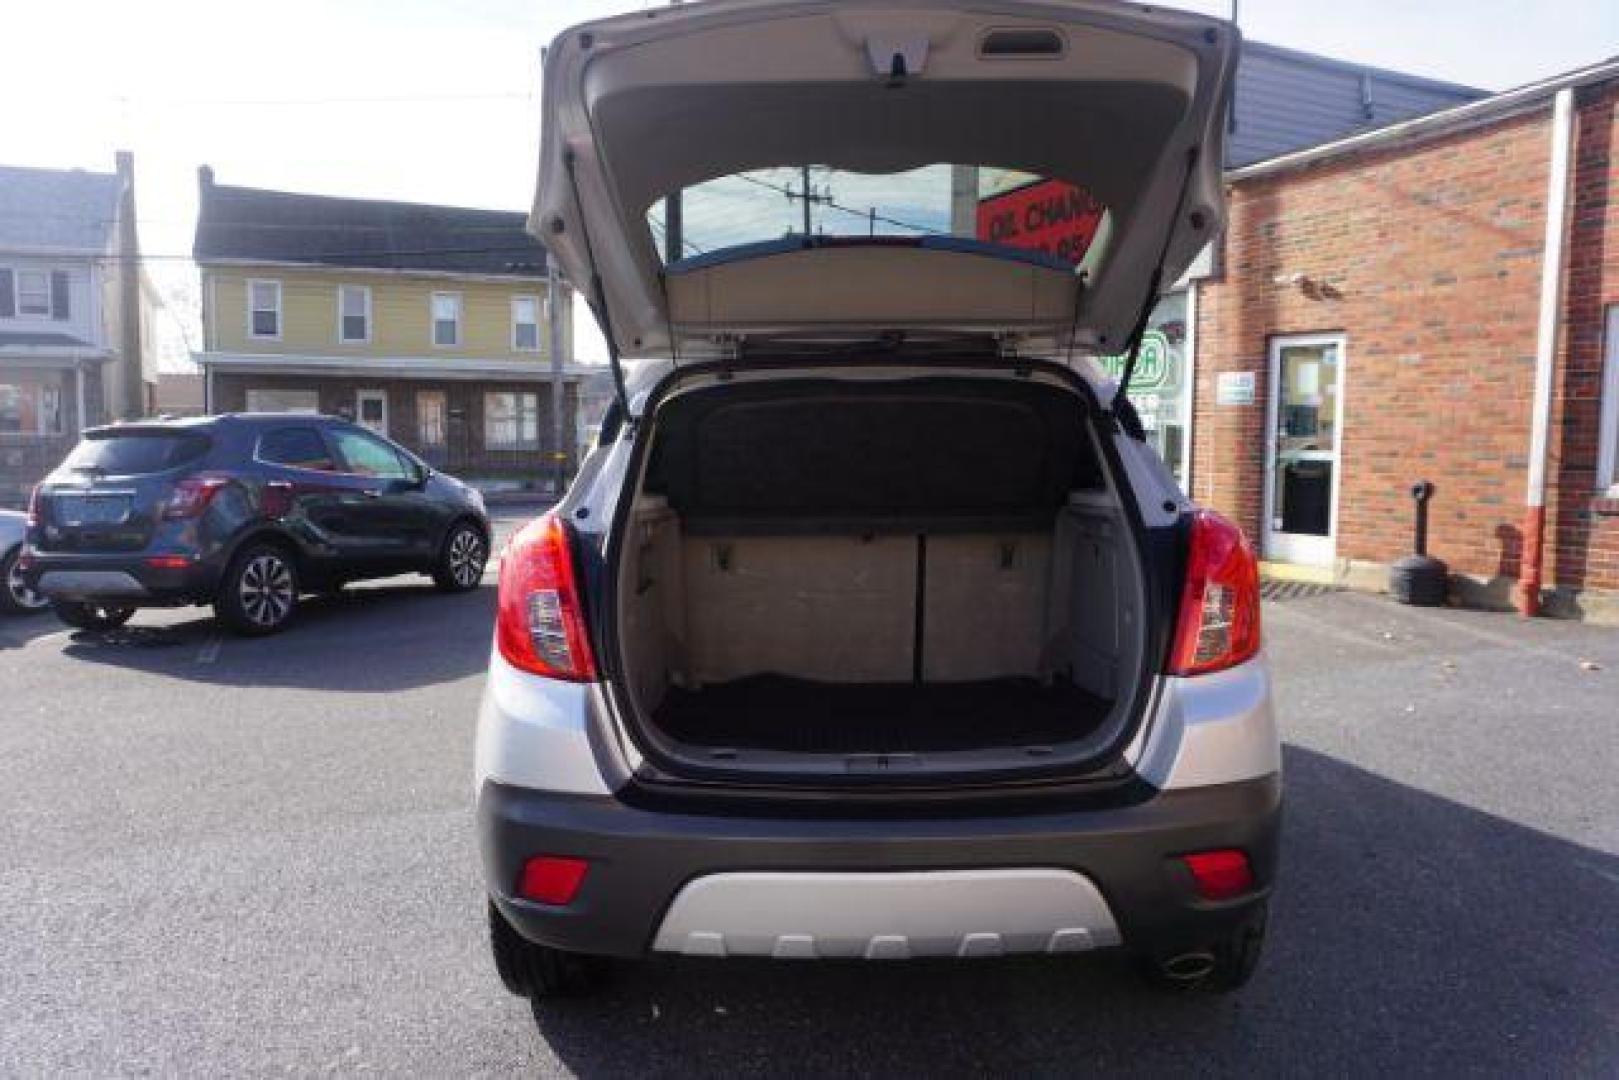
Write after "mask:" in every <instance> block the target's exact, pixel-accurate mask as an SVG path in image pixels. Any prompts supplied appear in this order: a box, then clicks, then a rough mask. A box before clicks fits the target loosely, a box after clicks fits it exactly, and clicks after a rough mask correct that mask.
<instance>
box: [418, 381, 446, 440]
mask: <svg viewBox="0 0 1619 1080" xmlns="http://www.w3.org/2000/svg"><path fill="white" fill-rule="evenodd" d="M445 416H446V408H445V400H444V391H442V390H418V391H417V392H416V445H417V446H420V447H421V448H422V449H424V450H438V449H442V448H443V446H444V444H445V442H446V441H448V440H447V432H446V431H445Z"/></svg>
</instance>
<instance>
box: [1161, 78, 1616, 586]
mask: <svg viewBox="0 0 1619 1080" xmlns="http://www.w3.org/2000/svg"><path fill="white" fill-rule="evenodd" d="M1616 99H1619V87H1616V86H1614V85H1610V86H1608V87H1606V88H1602V89H1601V90H1599V91H1598V92H1595V93H1591V92H1587V93H1586V94H1585V96H1584V98H1582V108H1581V131H1582V136H1581V142H1580V154H1581V157H1580V161H1581V165H1580V170H1579V177H1578V178H1577V181H1576V187H1577V192H1578V196H1577V210H1576V213H1575V218H1576V220H1577V222H1578V224H1577V226H1576V230H1575V233H1574V235H1573V238H1572V240H1573V242H1572V244H1571V270H1572V273H1571V276H1570V282H1569V290H1568V317H1569V333H1568V335H1567V336H1568V342H1567V345H1568V352H1567V354H1566V356H1565V363H1564V364H1563V370H1562V371H1561V372H1560V378H1559V382H1558V386H1559V395H1558V400H1559V413H1558V416H1557V418H1556V421H1555V422H1556V424H1557V428H1556V437H1554V440H1553V444H1552V455H1553V456H1552V467H1551V473H1550V476H1551V480H1552V483H1553V484H1554V485H1555V486H1554V489H1553V491H1552V496H1553V497H1551V498H1549V499H1548V502H1549V504H1551V505H1552V506H1553V508H1554V512H1553V514H1552V520H1551V525H1550V528H1551V529H1552V530H1553V532H1552V533H1551V534H1550V535H1549V536H1548V548H1549V549H1552V550H1554V551H1555V556H1554V557H1549V558H1548V560H1547V566H1546V575H1547V582H1548V584H1561V585H1564V586H1569V587H1574V588H1579V587H1582V586H1591V587H1596V588H1602V589H1619V566H1616V565H1615V556H1616V551H1619V537H1616V529H1619V521H1616V520H1615V519H1614V518H1612V517H1603V516H1600V515H1598V514H1597V513H1596V509H1595V507H1594V505H1593V491H1592V486H1593V485H1592V480H1593V476H1594V468H1595V451H1596V440H1597V417H1598V412H1597V409H1598V406H1597V400H1596V394H1597V387H1598V383H1597V379H1598V378H1599V376H1598V372H1599V371H1600V365H1601V348H1602V345H1601V334H1602V330H1601V322H1602V314H1601V308H1602V305H1603V304H1605V303H1612V302H1615V301H1619V210H1616V206H1619V200H1616V199H1615V197H1614V195H1615V184H1616V179H1615V178H1616V176H1619V172H1616V168H1615V163H1614V161H1613V158H1612V155H1611V152H1610V146H1611V145H1612V143H1613V135H1614V134H1615V133H1616V130H1619V129H1616V128H1615V101H1616ZM1549 118H1550V107H1549V104H1548V106H1547V107H1546V108H1545V109H1543V110H1540V111H1537V112H1536V113H1534V114H1531V115H1528V116H1522V117H1517V118H1510V119H1506V120H1503V121H1500V122H1497V123H1495V124H1493V125H1490V126H1488V127H1484V128H1480V129H1475V130H1473V131H1469V132H1464V133H1460V134H1455V135H1451V136H1448V137H1444V138H1439V139H1435V140H1432V141H1429V142H1426V143H1424V144H1421V145H1419V146H1416V147H1408V148H1397V149H1389V150H1383V151H1380V152H1368V153H1361V154H1357V155H1352V156H1348V157H1344V158H1340V159H1336V160H1334V161H1332V162H1329V163H1325V164H1322V165H1319V166H1315V167H1310V168H1304V169H1299V170H1294V171H1290V172H1285V173H1280V174H1275V175H1271V176H1261V177H1255V178H1251V179H1248V180H1243V181H1240V182H1238V183H1236V184H1235V185H1234V186H1233V190H1232V192H1231V218H1230V224H1229V227H1228V230H1227V238H1226V241H1225V251H1224V260H1223V269H1222V273H1221V275H1220V276H1219V277H1217V278H1215V279H1212V280H1210V281H1206V282H1204V283H1202V284H1201V285H1200V287H1199V296H1198V300H1199V304H1198V329H1197V334H1198V338H1197V340H1198V356H1197V387H1196V397H1195V411H1196V418H1195V428H1194V431H1195V436H1194V443H1195V446H1194V454H1193V481H1192V487H1193V495H1194V496H1195V497H1196V498H1198V499H1199V500H1200V501H1202V502H1204V503H1205V504H1207V505H1210V506H1213V507H1216V508H1218V509H1220V510H1222V511H1223V512H1225V513H1228V514H1230V515H1232V516H1233V517H1234V518H1235V519H1236V520H1238V521H1239V522H1240V523H1241V524H1242V526H1243V527H1244V528H1245V529H1248V530H1249V531H1250V534H1251V535H1254V536H1255V537H1257V536H1259V535H1260V525H1261V521H1260V518H1261V515H1262V513H1263V498H1264V493H1263V484H1264V472H1265V461H1264V457H1265V422H1266V417H1265V402H1266V400H1267V394H1268V392H1269V387H1268V386H1267V378H1268V367H1269V362H1268V349H1269V345H1270V342H1271V341H1272V340H1273V339H1274V338H1275V337H1277V336H1279V335H1288V334H1304V333H1320V332H1340V333H1343V334H1344V335H1345V337H1346V339H1347V342H1346V354H1347V355H1346V360H1345V366H1344V370H1343V373H1342V383H1341V386H1340V392H1341V393H1342V394H1343V395H1344V398H1343V402H1344V403H1343V441H1342V453H1343V457H1342V461H1341V464H1340V469H1339V482H1340V483H1341V485H1342V490H1341V492H1340V494H1339V518H1338V546H1337V554H1338V556H1339V558H1350V559H1363V560H1372V561H1377V562H1387V561H1390V560H1393V559H1395V558H1398V557H1399V556H1400V555H1403V554H1405V553H1406V552H1407V550H1408V545H1409V541H1410V522H1411V516H1412V515H1411V501H1410V498H1409V496H1408V493H1407V492H1408V488H1409V485H1410V484H1411V483H1412V482H1414V481H1416V480H1421V479H1427V480H1432V481H1433V482H1434V483H1435V484H1437V485H1438V487H1439V493H1438V496H1437V497H1436V499H1435V500H1434V503H1433V505H1432V514H1431V518H1430V550H1431V551H1432V552H1433V553H1434V554H1435V555H1438V556H1439V557H1440V558H1443V559H1445V560H1446V561H1447V562H1449V563H1450V564H1451V566H1452V568H1453V569H1455V570H1458V571H1462V572H1466V573H1470V574H1476V575H1481V576H1484V577H1498V576H1505V577H1515V576H1516V575H1517V573H1518V569H1519V558H1520V553H1521V546H1522V534H1521V527H1522V520H1523V503H1524V495H1525V482H1526V466H1527V453H1528V444H1529V417H1530V403H1531V399H1532V396H1533V384H1534V354H1535V326H1536V313H1537V304H1538V298H1539V287H1540V257H1541V250H1542V242H1543V238H1544V228H1545V218H1544V215H1545V206H1544V201H1545V193H1546V178H1547V168H1548V162H1549V145H1548V144H1549ZM1297 275H1304V276H1305V277H1306V278H1308V281H1307V282H1299V281H1295V280H1293V279H1294V278H1295V277H1296V276H1297ZM1221 371H1253V372H1254V373H1255V375H1256V380H1257V392H1256V395H1255V402H1254V404H1253V405H1251V406H1230V405H1227V406H1222V405H1218V404H1216V402H1215V386H1216V380H1217V378H1218V374H1219V372H1221ZM1553 538H1555V539H1553Z"/></svg>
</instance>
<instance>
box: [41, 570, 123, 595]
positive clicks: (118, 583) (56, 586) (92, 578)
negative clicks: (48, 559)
mask: <svg viewBox="0 0 1619 1080" xmlns="http://www.w3.org/2000/svg"><path fill="white" fill-rule="evenodd" d="M35 590H36V591H37V592H41V593H44V594H45V595H46V596H49V597H50V598H51V599H53V600H58V599H60V600H82V599H90V598H95V599H98V600H104V599H117V598H126V597H127V598H129V599H132V600H133V599H139V598H141V597H145V596H148V595H149V593H148V592H147V589H146V586H145V585H142V584H141V583H140V582H139V581H137V580H136V579H135V577H134V576H133V575H131V574H127V573H125V572H124V571H122V570H47V571H45V572H44V573H43V574H41V575H39V584H38V585H37V586H35Z"/></svg>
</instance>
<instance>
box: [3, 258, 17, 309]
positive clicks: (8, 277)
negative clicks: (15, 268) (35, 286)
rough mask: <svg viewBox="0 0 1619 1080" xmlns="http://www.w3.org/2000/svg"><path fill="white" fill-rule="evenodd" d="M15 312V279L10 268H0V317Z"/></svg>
mask: <svg viewBox="0 0 1619 1080" xmlns="http://www.w3.org/2000/svg"><path fill="white" fill-rule="evenodd" d="M16 314H17V279H16V278H15V277H13V276H12V273H11V271H10V270H0V319H9V318H12V317H13V316H15V315H16Z"/></svg>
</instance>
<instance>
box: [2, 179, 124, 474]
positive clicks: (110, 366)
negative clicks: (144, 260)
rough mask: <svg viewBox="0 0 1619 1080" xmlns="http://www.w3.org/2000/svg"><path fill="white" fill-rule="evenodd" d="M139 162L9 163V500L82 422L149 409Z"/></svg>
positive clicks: (5, 285)
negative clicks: (103, 169)
mask: <svg viewBox="0 0 1619 1080" xmlns="http://www.w3.org/2000/svg"><path fill="white" fill-rule="evenodd" d="M139 260H140V250H139V245H138V243H137V240H136V233H135V177H134V161H133V158H132V157H131V156H130V155H129V154H128V153H123V152H120V153H119V154H118V156H117V168H116V171H115V172H112V173H95V172H85V171H82V170H71V171H64V170H55V169H28V168H13V167H8V166H0V505H6V504H17V503H20V502H22V501H24V500H26V499H27V497H28V492H29V490H30V489H31V488H32V486H33V484H34V483H35V482H37V481H38V480H39V478H40V477H41V476H43V475H44V474H45V473H47V472H49V471H50V470H51V469H52V468H54V467H55V465H56V464H57V462H58V461H60V460H61V458H62V456H63V455H64V454H65V453H66V452H67V450H68V449H69V448H70V447H71V446H72V445H73V442H74V440H75V439H76V438H77V436H78V433H79V431H80V429H82V428H84V427H88V426H91V425H93V424H99V423H105V422H107V421H110V420H116V419H131V418H134V417H138V416H141V415H144V414H146V413H147V412H148V411H150V406H151V399H152V391H153V388H154V387H155V380H156V375H155V372H153V371H149V370H147V367H146V366H145V364H144V363H143V361H144V354H145V350H144V349H143V348H142V329H141V323H142V308H143V301H142V294H141V289H140V286H139V270H140V263H139Z"/></svg>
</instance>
